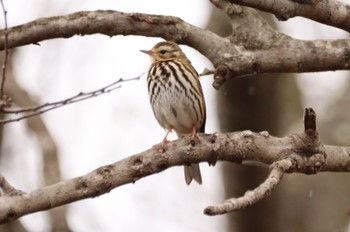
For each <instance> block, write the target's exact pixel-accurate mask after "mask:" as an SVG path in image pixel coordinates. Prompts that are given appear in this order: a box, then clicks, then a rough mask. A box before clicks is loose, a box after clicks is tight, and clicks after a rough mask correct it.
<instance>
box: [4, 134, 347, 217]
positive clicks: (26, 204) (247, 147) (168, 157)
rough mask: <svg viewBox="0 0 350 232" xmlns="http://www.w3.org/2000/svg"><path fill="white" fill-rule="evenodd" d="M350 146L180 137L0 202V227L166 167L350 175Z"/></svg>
mask: <svg viewBox="0 0 350 232" xmlns="http://www.w3.org/2000/svg"><path fill="white" fill-rule="evenodd" d="M349 154H350V147H332V146H322V145H320V144H319V143H313V142H310V140H309V138H308V135H307V134H305V133H301V134H293V135H290V136H286V137H283V138H277V137H273V136H270V135H269V134H268V133H266V132H264V133H253V132H251V131H243V132H235V133H228V134H222V133H218V134H208V135H201V136H200V143H199V144H197V145H196V146H192V145H190V139H189V138H183V139H180V140H177V141H174V143H173V144H172V143H169V144H167V146H166V151H165V152H163V151H162V150H161V149H159V147H157V146H156V147H153V148H152V149H149V150H147V151H145V152H142V153H140V154H137V155H133V156H130V157H128V158H126V159H123V160H121V161H118V162H116V163H114V164H111V165H107V166H103V167H100V168H98V169H96V170H95V171H93V172H91V173H88V174H86V175H84V176H81V177H77V178H74V179H70V180H65V181H61V182H59V183H57V184H54V185H50V186H47V187H44V188H41V189H38V190H35V191H32V192H29V193H23V194H22V195H16V196H13V197H9V196H6V195H5V196H2V197H0V222H2V223H5V222H8V221H12V220H14V219H16V218H18V217H21V216H23V215H26V214H29V213H33V212H37V211H41V210H47V209H50V208H54V207H57V206H60V205H63V204H67V203H70V202H74V201H77V200H81V199H85V198H89V197H96V196H99V195H101V194H104V193H107V192H109V191H110V190H112V189H113V188H116V187H118V186H121V185H124V184H128V183H135V182H136V181H137V180H139V179H140V178H143V177H146V176H149V175H152V174H155V173H159V172H161V171H163V170H165V169H167V168H169V167H172V166H178V165H185V164H189V163H198V162H208V163H215V162H216V161H217V160H220V161H230V162H236V163H241V162H242V161H249V160H251V161H258V162H262V163H265V164H268V165H271V164H272V163H273V162H275V161H277V160H281V159H285V158H289V159H291V160H293V162H294V164H295V165H293V167H291V168H290V169H289V170H288V171H289V172H302V173H307V174H311V173H317V172H319V171H338V172H349V171H350V155H349Z"/></svg>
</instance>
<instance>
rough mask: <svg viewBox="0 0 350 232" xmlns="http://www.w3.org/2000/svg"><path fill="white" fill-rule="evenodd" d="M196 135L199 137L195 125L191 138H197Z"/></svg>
mask: <svg viewBox="0 0 350 232" xmlns="http://www.w3.org/2000/svg"><path fill="white" fill-rule="evenodd" d="M196 137H198V135H197V131H196V128H195V127H194V126H193V127H192V134H191V140H193V139H195V138H196Z"/></svg>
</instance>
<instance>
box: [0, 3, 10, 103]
mask: <svg viewBox="0 0 350 232" xmlns="http://www.w3.org/2000/svg"><path fill="white" fill-rule="evenodd" d="M0 3H1V7H2V11H3V12H4V22H5V42H4V50H5V58H4V63H3V65H2V78H1V85H0V101H1V104H0V109H3V106H4V105H5V104H4V103H3V101H5V100H4V86H5V80H6V66H7V60H8V53H9V51H8V31H7V27H8V25H7V10H6V9H5V5H4V2H3V0H0Z"/></svg>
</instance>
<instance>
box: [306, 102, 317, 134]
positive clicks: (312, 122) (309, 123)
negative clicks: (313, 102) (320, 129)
mask: <svg viewBox="0 0 350 232" xmlns="http://www.w3.org/2000/svg"><path fill="white" fill-rule="evenodd" d="M304 130H305V132H311V133H316V113H315V111H314V110H313V109H312V108H305V113H304Z"/></svg>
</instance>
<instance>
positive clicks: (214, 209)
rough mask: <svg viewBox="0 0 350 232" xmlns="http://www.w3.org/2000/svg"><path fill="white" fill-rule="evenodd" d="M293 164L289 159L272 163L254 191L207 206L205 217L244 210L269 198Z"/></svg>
mask: <svg viewBox="0 0 350 232" xmlns="http://www.w3.org/2000/svg"><path fill="white" fill-rule="evenodd" d="M292 165H293V163H292V162H291V160H290V159H283V160H279V161H276V162H274V163H273V164H272V165H271V168H272V169H271V172H270V174H269V176H268V177H267V178H266V180H265V181H264V182H263V183H262V184H260V185H259V186H258V187H257V188H256V189H254V190H252V191H247V192H246V193H245V194H244V196H242V197H239V198H231V199H228V200H226V201H225V202H224V203H221V204H218V205H215V206H208V207H207V208H206V209H204V214H206V215H210V216H213V215H219V214H225V213H228V212H232V211H234V210H239V209H245V208H247V207H249V206H251V205H253V204H255V203H256V202H258V201H261V200H262V199H264V198H266V197H267V196H269V195H270V194H271V192H272V190H273V189H274V188H275V187H276V186H277V185H278V184H279V183H280V181H281V179H282V177H283V174H284V173H285V172H286V171H287V170H289V169H290V168H291V167H292Z"/></svg>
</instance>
